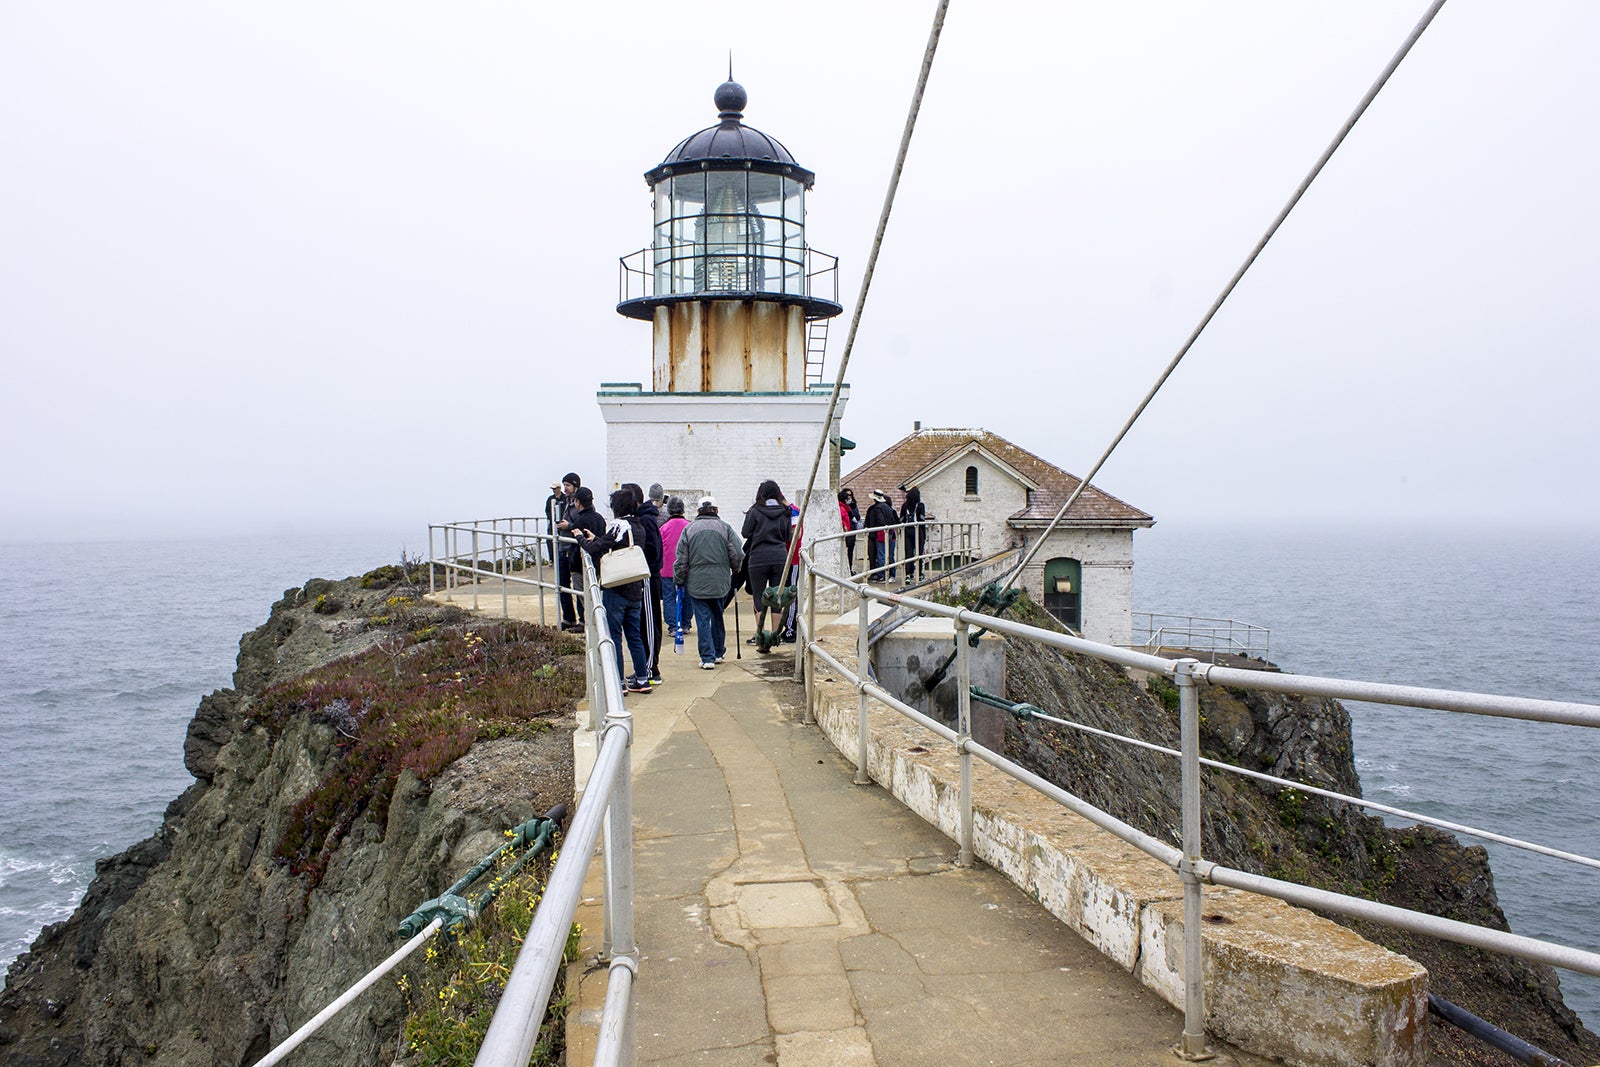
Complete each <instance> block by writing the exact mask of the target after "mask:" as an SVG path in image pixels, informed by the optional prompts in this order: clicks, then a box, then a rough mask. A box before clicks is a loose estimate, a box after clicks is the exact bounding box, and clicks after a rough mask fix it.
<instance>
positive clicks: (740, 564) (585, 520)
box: [545, 473, 800, 693]
mask: <svg viewBox="0 0 1600 1067" xmlns="http://www.w3.org/2000/svg"><path fill="white" fill-rule="evenodd" d="M550 490H551V492H550V497H549V498H548V499H547V500H546V502H545V514H546V516H547V517H548V518H549V521H550V525H551V528H552V529H554V530H555V531H556V533H558V534H560V535H561V536H563V537H571V538H573V539H574V541H575V543H574V544H571V545H565V546H563V548H562V550H561V551H560V552H559V553H558V555H557V561H556V571H557V582H558V584H559V585H560V587H561V592H560V596H559V599H560V604H561V628H562V629H563V630H566V631H570V632H579V633H581V632H582V631H583V628H584V626H583V621H582V619H581V618H580V617H579V615H578V614H577V612H576V610H575V609H576V604H575V601H574V597H573V592H572V591H573V590H574V589H577V588H579V583H580V582H581V581H582V574H583V568H582V559H581V557H580V556H579V555H578V553H579V552H580V551H582V552H587V553H589V555H590V556H591V557H593V558H594V560H595V565H596V566H597V567H598V566H600V565H601V561H602V559H603V558H604V557H605V556H606V555H607V554H608V553H611V552H615V551H618V550H622V549H627V548H631V547H634V546H637V547H638V548H639V549H641V551H642V552H643V555H644V559H645V563H646V565H647V566H648V568H649V575H648V577H641V578H639V579H638V580H635V581H629V582H623V583H620V584H617V585H614V586H612V587H610V588H604V589H602V590H601V603H602V605H603V606H604V608H605V617H606V625H607V628H608V630H609V631H610V633H611V638H612V644H613V645H614V646H615V647H616V656H617V673H618V674H619V675H621V676H622V677H623V678H624V679H625V680H624V683H623V688H624V689H625V690H626V691H627V692H630V693H647V692H649V691H650V688H651V686H652V685H660V684H661V682H662V678H661V639H662V634H663V632H664V631H665V632H668V633H671V634H672V636H673V640H674V641H675V642H681V640H682V638H683V636H684V635H685V634H686V633H688V632H689V631H691V630H692V631H693V632H694V633H695V634H696V644H697V646H698V652H699V654H700V666H701V667H702V668H704V669H705V670H712V669H714V668H715V667H716V665H717V664H718V663H721V662H722V661H723V660H724V659H725V658H726V657H727V653H728V647H727V631H726V628H725V626H724V624H723V618H722V615H723V612H724V610H726V608H727V606H728V604H729V603H730V602H732V600H733V598H734V596H735V595H736V594H737V593H738V591H739V589H740V588H745V587H747V588H749V590H750V593H751V595H752V596H753V597H754V599H755V603H756V606H757V608H758V610H759V607H760V605H761V602H762V600H761V598H762V594H763V593H764V592H765V591H766V590H767V588H769V587H771V586H778V585H786V584H788V583H789V582H791V581H793V578H792V577H791V574H790V571H791V569H792V568H793V566H794V565H795V563H796V562H797V557H798V554H799V548H800V526H799V522H798V517H799V509H798V508H796V507H795V506H794V505H792V504H790V503H789V501H788V500H787V499H785V497H784V495H783V492H782V490H781V489H779V488H778V483H777V482H775V481H773V480H771V479H768V480H766V481H764V482H762V483H761V485H760V486H759V487H758V488H757V490H756V497H755V503H753V504H752V505H751V506H750V508H749V509H748V510H747V511H746V512H745V516H744V523H743V527H742V532H741V533H740V534H739V535H735V533H734V531H733V527H731V526H729V525H728V523H727V522H726V521H724V520H723V519H722V517H721V515H720V514H719V513H718V509H717V502H716V500H715V499H714V498H713V497H711V496H703V497H701V498H700V499H699V501H698V502H697V504H696V507H695V512H694V517H693V518H692V519H691V518H688V517H687V516H686V515H685V511H686V508H685V504H684V501H683V500H682V499H681V498H679V497H675V496H668V495H667V493H666V491H665V490H664V489H663V488H662V487H661V485H660V484H659V483H657V484H654V485H652V486H650V491H649V492H648V493H646V492H645V491H644V490H643V489H641V488H640V487H639V486H638V485H636V484H634V483H631V482H630V483H627V484H624V485H622V486H620V487H618V488H617V489H616V490H615V491H614V492H613V493H612V494H611V496H610V498H609V500H608V501H607V505H608V507H609V508H610V510H611V515H612V518H611V521H609V522H607V521H606V520H605V519H604V518H603V517H601V516H600V514H599V513H598V512H597V511H596V509H595V506H594V492H593V491H592V490H591V489H589V488H588V487H587V486H585V485H584V484H583V482H582V479H581V478H579V477H578V475H577V474H575V473H569V474H566V475H563V476H562V479H561V481H560V482H559V483H556V484H553V485H551V487H550ZM603 580H604V579H602V581H603ZM793 626H794V620H793V617H792V612H791V615H790V617H789V618H788V620H787V626H786V628H785V629H784V631H783V637H784V639H786V640H790V641H792V640H794V629H793ZM752 641H754V638H752ZM624 644H626V645H627V646H628V655H629V657H630V658H631V659H632V662H633V673H632V674H631V675H628V674H625V673H624V663H623V656H622V646H623V645H624Z"/></svg>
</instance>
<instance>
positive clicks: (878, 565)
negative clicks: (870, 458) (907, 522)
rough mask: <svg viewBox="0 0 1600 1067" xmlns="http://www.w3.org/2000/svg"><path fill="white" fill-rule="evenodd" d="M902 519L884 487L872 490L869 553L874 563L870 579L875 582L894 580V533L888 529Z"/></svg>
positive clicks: (868, 516) (867, 526) (869, 512)
mask: <svg viewBox="0 0 1600 1067" xmlns="http://www.w3.org/2000/svg"><path fill="white" fill-rule="evenodd" d="M899 521H900V513H899V512H897V511H895V509H894V501H893V500H891V499H890V497H889V494H888V493H885V492H884V491H883V490H882V489H874V490H873V491H872V506H871V507H870V508H868V509H867V518H866V521H865V522H864V523H863V524H862V525H863V526H865V527H866V530H867V553H868V559H869V560H870V562H871V564H872V570H871V571H869V572H868V579H869V580H870V581H874V582H885V581H887V582H892V581H894V533H893V532H892V531H891V530H889V529H888V527H891V526H893V525H894V524H895V523H897V522H899Z"/></svg>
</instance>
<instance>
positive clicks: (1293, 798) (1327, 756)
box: [1006, 619, 1600, 1065]
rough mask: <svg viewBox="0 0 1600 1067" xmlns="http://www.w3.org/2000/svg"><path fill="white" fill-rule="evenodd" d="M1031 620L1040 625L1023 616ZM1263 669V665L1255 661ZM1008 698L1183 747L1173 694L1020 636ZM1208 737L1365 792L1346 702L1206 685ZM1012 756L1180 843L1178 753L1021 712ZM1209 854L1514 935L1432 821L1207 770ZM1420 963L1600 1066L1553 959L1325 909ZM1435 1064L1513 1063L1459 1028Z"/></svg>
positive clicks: (1576, 1057)
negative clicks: (1545, 961) (1374, 812)
mask: <svg viewBox="0 0 1600 1067" xmlns="http://www.w3.org/2000/svg"><path fill="white" fill-rule="evenodd" d="M1029 621H1030V622H1038V620H1036V619H1029ZM1259 665H1260V666H1261V667H1263V668H1266V667H1267V666H1268V665H1266V664H1259ZM1006 672H1007V696H1008V697H1010V699H1012V700H1017V701H1027V702H1029V703H1032V704H1035V705H1037V706H1039V707H1041V708H1046V709H1049V710H1050V711H1051V712H1052V713H1055V714H1059V715H1060V716H1061V717H1062V718H1066V719H1070V720H1073V721H1076V722H1079V723H1082V724H1084V725H1087V726H1092V727H1096V728H1099V729H1103V730H1110V731H1114V732H1117V733H1125V734H1130V735H1132V736H1135V737H1139V738H1142V739H1144V740H1147V741H1152V742H1155V743H1157V744H1162V745H1166V746H1168V747H1172V748H1176V747H1178V720H1177V692H1176V690H1175V689H1172V688H1171V687H1170V686H1164V685H1163V684H1162V680H1161V679H1154V680H1151V681H1150V682H1148V683H1147V684H1146V685H1140V684H1139V683H1137V682H1135V681H1134V680H1133V679H1132V678H1130V677H1129V676H1128V674H1127V673H1125V672H1124V671H1122V670H1121V669H1119V668H1116V667H1113V666H1110V665H1108V664H1104V663H1101V662H1099V661H1097V660H1092V659H1088V658H1087V657H1082V656H1077V655H1074V654H1071V653H1066V652H1059V651H1056V650H1053V649H1050V648H1047V647H1044V646H1041V645H1037V644H1033V643H1030V642H1024V641H1010V642H1008V646H1007V655H1006ZM1200 711H1201V746H1202V749H1203V750H1204V754H1205V755H1206V756H1209V757H1211V758H1213V759H1217V760H1219V761H1223V762H1227V763H1231V764H1235V765H1238V766H1242V767H1246V768H1249V769H1250V770H1255V771H1261V772H1265V773H1268V774H1272V775H1275V776H1277V777H1280V778H1284V779H1287V780H1289V781H1294V782H1301V783H1304V784H1307V785H1315V786H1318V787H1321V788H1323V789H1329V790H1334V791H1337V792H1341V793H1346V794H1349V795H1352V796H1360V795H1361V783H1360V779H1359V777H1358V775H1357V773H1356V767H1355V754H1354V751H1353V748H1352V743H1351V729H1350V716H1349V713H1348V712H1347V711H1346V710H1345V708H1344V707H1343V706H1342V705H1341V704H1340V703H1339V702H1338V701H1336V700H1329V699H1323V698H1300V697H1291V696H1282V695H1276V694H1269V693H1260V692H1256V691H1253V690H1252V691H1246V690H1229V689H1222V688H1213V687H1202V688H1201V690H1200ZM1006 729H1007V735H1006V746H1007V751H1008V753H1010V754H1012V755H1013V756H1014V757H1015V758H1017V759H1018V760H1019V762H1022V763H1024V764H1026V765H1028V766H1031V767H1033V768H1034V769H1035V770H1036V771H1038V772H1039V773H1040V774H1043V775H1044V776H1046V777H1048V778H1050V779H1052V780H1053V781H1056V782H1058V783H1060V784H1061V785H1062V786H1064V787H1065V788H1067V789H1068V790H1070V791H1072V792H1074V793H1076V794H1077V795H1078V796H1081V797H1083V798H1084V799H1086V800H1089V801H1091V802H1092V803H1094V804H1095V805H1097V806H1099V807H1101V808H1104V809H1105V810H1107V811H1110V812H1111V813H1113V814H1114V815H1116V816H1117V817H1118V818H1121V819H1123V820H1124V821H1126V822H1129V823H1131V824H1132V825H1134V826H1137V827H1138V828H1139V829H1141V830H1144V831H1145V832H1146V833H1150V834H1154V835H1156V836H1158V837H1161V838H1162V839H1164V840H1167V841H1170V842H1172V843H1174V844H1177V843H1178V841H1179V822H1180V814H1179V795H1178V773H1177V767H1176V760H1174V759H1172V758H1170V757H1166V756H1162V755H1158V754H1155V753H1151V752H1148V751H1144V750H1140V749H1135V748H1131V747H1129V746H1127V745H1122V744H1118V743H1115V742H1110V741H1104V740H1101V739H1099V738H1096V737H1094V736H1092V735H1089V734H1084V733H1081V732H1078V731H1074V730H1070V729H1066V728H1061V727H1057V726H1054V725H1052V724H1050V723H1046V722H1042V721H1039V720H1031V721H1026V722H1024V721H1019V720H1016V719H1011V720H1010V721H1009V722H1008V724H1007V728H1006ZM1205 791H1206V793H1205V804H1204V830H1203V835H1204V837H1203V839H1204V854H1205V857H1206V858H1207V859H1208V860H1211V861H1213V862H1216V863H1221V864H1224V865H1226V866H1230V867H1236V868H1238V869H1241V870H1246V871H1251V872H1254V873H1258V874H1266V875H1271V876H1273V877H1277V878H1284V879H1288V880H1291V881H1296V882H1303V883H1306V884H1309V885H1315V886H1319V887H1322V888H1326V889H1332V890H1336V891H1339V892H1343V893H1349V894H1352V895H1357V896H1366V897H1369V898H1371V899H1374V900H1378V901H1382V902H1384V903H1389V904H1395V905H1399V906H1402V907H1408V908H1413V909H1416V910H1418V911H1424V912H1429V913H1431V914H1435V915H1443V916H1446V917H1449V918H1453V919H1460V920H1463V921H1466V922H1472V923H1477V924H1479V925H1483V926H1489V927H1493V928H1496V929H1501V930H1505V929H1509V926H1508V925H1507V923H1506V919H1505V915H1504V914H1503V913H1502V912H1501V910H1500V906H1499V901H1498V899H1497V897H1496V896H1495V891H1494V876H1493V874H1492V872H1491V871H1490V869H1489V859H1488V854H1487V852H1486V851H1485V850H1484V849H1483V848H1481V847H1479V846H1464V845H1462V844H1461V843H1460V842H1459V841H1457V840H1456V838H1455V837H1454V836H1452V835H1450V834H1448V833H1444V832H1442V831H1439V830H1434V829H1431V828H1429V827H1424V826H1412V827H1400V828H1391V827H1387V826H1385V825H1384V823H1383V821H1382V820H1381V819H1378V818H1376V817H1372V816H1368V815H1364V814H1362V813H1361V812H1360V811H1359V810H1357V809H1355V808H1353V807H1351V806H1350V805H1346V804H1341V803H1337V802H1334V801H1328V800H1323V799H1321V798H1318V797H1316V796H1313V795H1311V794H1309V793H1305V792H1301V791H1299V790H1290V789H1282V788H1278V787H1274V786H1269V785H1260V784H1257V783H1255V782H1252V781H1250V780H1248V779H1244V778H1240V777H1236V776H1231V775H1224V774H1219V773H1215V772H1208V773H1207V774H1206V777H1205ZM1329 918H1332V919H1334V920H1335V921H1336V922H1341V923H1343V924H1345V925H1347V926H1350V927H1352V928H1353V929H1355V930H1357V931H1358V932H1359V933H1361V934H1362V935H1363V936H1365V937H1366V938H1367V939H1368V940H1370V941H1374V942H1376V943H1378V944H1380V945H1383V946H1384V947H1386V948H1390V949H1393V950H1394V951H1396V952H1400V953H1402V954H1404V955H1406V956H1409V957H1411V958H1412V959H1414V960H1416V961H1417V962H1418V963H1421V964H1422V965H1423V966H1424V967H1426V968H1427V969H1428V971H1429V983H1430V989H1431V991H1432V992H1434V993H1435V994H1437V995H1439V996H1442V997H1444V998H1445V999H1447V1000H1450V1001H1453V1002H1455V1003H1457V1004H1459V1005H1460V1006H1461V1007H1464V1008H1466V1009H1467V1010H1468V1011H1471V1012H1473V1013H1474V1014H1476V1015H1479V1016H1481V1017H1483V1018H1486V1019H1488V1020H1489V1021H1491V1022H1493V1023H1495V1024H1496V1025H1497V1026H1500V1027H1501V1028H1502V1029H1505V1030H1507V1031H1509V1032H1511V1033H1514V1034H1516V1035H1517V1036H1518V1037H1521V1038H1523V1039H1524V1040H1526V1041H1529V1042H1532V1043H1533V1044H1535V1045H1537V1046H1539V1047H1541V1048H1543V1049H1544V1050H1545V1051H1547V1052H1550V1053H1552V1054H1554V1055H1557V1056H1561V1057H1563V1058H1564V1059H1567V1060H1568V1061H1570V1062H1572V1063H1584V1064H1588V1063H1595V1062H1600V1037H1597V1036H1596V1035H1595V1034H1594V1033H1592V1032H1590V1031H1589V1030H1587V1029H1585V1028H1584V1027H1583V1026H1582V1025H1581V1023H1580V1022H1579V1020H1578V1018H1577V1016H1576V1015H1575V1014H1574V1013H1573V1012H1572V1011H1571V1010H1570V1009H1568V1008H1567V1007H1566V1005H1565V1003H1564V1002H1563V1001H1562V999H1561V991H1560V983H1559V981H1558V979H1557V976H1556V973H1555V972H1554V971H1553V970H1551V969H1550V968H1549V967H1545V966H1542V965H1537V964H1529V963H1525V962H1523V961H1521V960H1517V959H1513V958H1510V957H1506V956H1500V955H1496V954H1493V953H1487V952H1483V951H1481V950H1478V949H1471V948H1467V947H1465V946H1462V945H1457V944H1454V943H1451V942H1444V941H1439V940H1437V939H1433V938H1427V937H1421V936H1417V935H1412V934H1407V933H1403V932H1401V931H1397V930H1394V929H1392V928H1389V927H1382V926H1378V925H1375V924H1371V923H1357V922H1353V921H1349V920H1346V919H1343V918H1341V917H1340V916H1336V915H1334V916H1329ZM1429 1040H1430V1050H1431V1052H1430V1062H1432V1063H1437V1064H1458V1065H1459V1064H1471V1065H1477V1064H1484V1065H1488V1064H1495V1065H1498V1064H1505V1065H1511V1064H1513V1063H1514V1062H1515V1061H1514V1060H1512V1059H1511V1058H1510V1057H1509V1056H1506V1055H1504V1054H1502V1053H1499V1052H1496V1051H1494V1050H1492V1049H1489V1048H1487V1046H1485V1045H1483V1044H1481V1043H1479V1042H1477V1041H1475V1040H1473V1039H1470V1038H1468V1037H1466V1036H1465V1035H1463V1034H1461V1033H1460V1032H1459V1031H1456V1030H1454V1029H1452V1028H1451V1027H1449V1026H1446V1025H1442V1024H1438V1025H1434V1026H1433V1027H1431V1029H1430V1038H1429Z"/></svg>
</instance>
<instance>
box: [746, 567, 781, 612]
mask: <svg viewBox="0 0 1600 1067" xmlns="http://www.w3.org/2000/svg"><path fill="white" fill-rule="evenodd" d="M782 581H783V561H782V560H779V561H778V562H776V563H752V564H750V595H751V596H753V597H755V601H756V611H757V612H758V613H759V612H760V611H761V594H762V593H764V592H765V591H766V590H767V587H768V586H775V585H777V584H779V583H780V582H782Z"/></svg>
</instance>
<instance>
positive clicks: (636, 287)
mask: <svg viewBox="0 0 1600 1067" xmlns="http://www.w3.org/2000/svg"><path fill="white" fill-rule="evenodd" d="M680 248H682V249H684V251H683V252H682V253H681V254H680V253H679V249H680ZM715 260H731V261H738V262H740V263H743V264H745V266H744V269H743V271H742V272H741V273H742V275H743V276H744V278H745V280H747V281H749V282H751V283H753V284H751V285H749V286H739V287H736V288H729V287H726V286H724V287H710V286H708V285H707V284H706V283H705V282H704V276H705V274H706V270H705V268H704V267H702V270H701V272H700V276H701V278H702V281H701V283H700V284H696V277H697V275H696V272H695V271H694V270H693V268H692V267H691V269H690V270H688V271H687V272H685V271H683V270H681V269H674V266H675V265H677V264H684V263H688V264H694V263H696V262H699V263H701V264H706V263H708V262H710V261H715ZM768 264H772V265H773V266H772V268H771V269H770V270H769V269H768V267H767V265H768ZM617 266H618V273H617V302H618V303H619V304H626V303H627V302H628V301H630V300H646V299H651V298H654V297H687V296H696V295H700V294H712V295H726V294H727V293H730V292H752V293H764V294H768V295H772V296H793V297H815V298H819V299H824V300H829V301H832V302H833V303H835V304H837V303H838V302H839V257H838V256H834V255H829V254H828V253H827V252H819V251H817V250H816V249H814V248H811V247H810V246H808V245H802V246H800V247H798V248H795V247H784V246H781V245H769V244H761V243H750V244H743V243H741V244H740V245H738V247H737V248H736V249H734V250H733V251H712V250H710V249H709V248H708V247H707V246H706V245H704V244H694V243H681V244H680V245H678V246H676V247H672V246H669V247H662V248H658V247H656V246H654V245H649V246H646V247H644V248H641V249H639V250H638V251H637V252H630V253H628V254H627V255H625V256H620V257H618V260H617ZM679 282H681V283H683V284H681V285H680V284H678V283H679ZM819 290H824V291H825V292H819Z"/></svg>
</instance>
